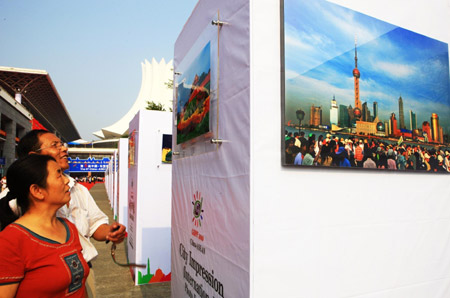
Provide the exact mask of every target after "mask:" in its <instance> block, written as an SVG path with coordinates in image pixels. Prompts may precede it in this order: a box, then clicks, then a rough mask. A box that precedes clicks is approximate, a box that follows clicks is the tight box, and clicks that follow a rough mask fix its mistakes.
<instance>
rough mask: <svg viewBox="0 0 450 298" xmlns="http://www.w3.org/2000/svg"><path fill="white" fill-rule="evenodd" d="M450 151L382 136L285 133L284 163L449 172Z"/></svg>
mask: <svg viewBox="0 0 450 298" xmlns="http://www.w3.org/2000/svg"><path fill="white" fill-rule="evenodd" d="M449 159H450V151H449V150H444V149H442V148H441V149H440V148H433V147H427V146H422V145H418V144H416V145H414V144H406V143H403V142H398V143H397V144H389V143H388V142H386V141H383V140H382V139H376V138H369V137H359V136H349V138H344V137H338V136H332V135H331V134H329V133H328V134H326V135H325V136H324V135H322V134H320V135H319V136H318V137H317V139H316V135H315V134H314V133H310V134H309V135H308V136H307V137H306V136H305V133H304V132H302V131H301V132H295V133H290V132H289V133H288V132H287V131H286V132H285V163H286V164H288V165H298V166H300V165H301V166H323V167H354V168H373V169H388V170H399V171H428V172H442V173H446V172H449V171H450V160H449Z"/></svg>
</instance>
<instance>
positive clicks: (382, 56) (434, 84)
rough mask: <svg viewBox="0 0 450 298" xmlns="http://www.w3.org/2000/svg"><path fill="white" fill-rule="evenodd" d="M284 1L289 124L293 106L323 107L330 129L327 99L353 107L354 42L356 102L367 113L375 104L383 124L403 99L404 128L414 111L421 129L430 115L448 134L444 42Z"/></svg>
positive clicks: (336, 10)
mask: <svg viewBox="0 0 450 298" xmlns="http://www.w3.org/2000/svg"><path fill="white" fill-rule="evenodd" d="M286 3H287V7H285V11H286V14H285V40H286V41H285V44H286V47H285V57H286V60H285V63H286V80H287V81H286V92H287V93H286V107H287V111H286V118H287V120H290V119H291V118H292V120H294V119H295V110H296V109H297V108H298V106H299V105H300V106H301V107H302V108H303V109H304V110H305V111H309V106H310V105H311V104H315V105H321V106H322V110H323V118H324V122H325V123H324V124H329V123H326V122H327V121H329V108H330V101H331V99H332V98H333V96H335V97H336V100H337V102H338V104H344V105H346V106H348V105H349V104H351V105H352V106H354V91H353V87H354V81H353V76H352V70H353V68H354V67H355V61H354V55H355V50H354V46H355V38H356V40H357V44H358V69H359V71H360V73H361V78H360V97H361V101H362V102H363V103H364V102H367V103H368V106H369V107H370V110H371V113H373V102H374V101H376V102H378V106H379V112H380V114H381V118H382V119H381V120H383V121H385V120H387V118H388V117H389V115H390V114H391V113H392V112H394V113H395V114H396V116H397V120H398V119H399V117H398V98H399V97H400V96H401V97H402V98H403V104H404V111H405V122H406V123H405V124H406V126H407V127H409V117H408V116H407V114H408V113H409V110H412V111H413V112H414V113H416V114H417V117H418V119H417V120H418V121H417V123H418V124H420V125H421V123H422V122H423V121H430V116H431V113H432V112H435V113H437V114H438V115H439V117H440V124H441V125H443V126H445V127H446V131H447V132H450V131H449V127H450V122H449V121H450V119H449V118H450V117H449V116H450V98H449V91H450V90H449V88H450V87H449V68H448V45H447V44H446V43H443V42H441V41H437V40H435V39H431V38H429V37H426V36H423V35H420V34H417V33H414V32H412V31H408V30H406V29H404V28H400V27H396V26H395V25H392V24H388V23H385V22H382V21H380V20H377V19H375V18H372V17H369V16H366V15H363V14H360V13H357V12H355V11H352V10H349V9H346V8H343V7H340V6H338V5H335V4H332V3H328V2H325V1H304V0H295V1H285V4H286ZM307 114H308V113H307ZM306 118H307V119H305V120H308V119H309V117H306Z"/></svg>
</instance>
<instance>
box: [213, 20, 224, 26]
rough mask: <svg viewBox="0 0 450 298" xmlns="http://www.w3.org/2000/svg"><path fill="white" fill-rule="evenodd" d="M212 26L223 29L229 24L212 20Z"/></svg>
mask: <svg viewBox="0 0 450 298" xmlns="http://www.w3.org/2000/svg"><path fill="white" fill-rule="evenodd" d="M211 25H213V26H220V27H222V26H223V25H228V23H227V22H223V21H220V20H212V21H211Z"/></svg>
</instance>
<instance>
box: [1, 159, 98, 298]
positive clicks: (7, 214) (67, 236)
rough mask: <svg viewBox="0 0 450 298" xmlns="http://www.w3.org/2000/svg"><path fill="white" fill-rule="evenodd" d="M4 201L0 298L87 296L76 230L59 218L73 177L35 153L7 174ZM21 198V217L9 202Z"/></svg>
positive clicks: (85, 264)
mask: <svg viewBox="0 0 450 298" xmlns="http://www.w3.org/2000/svg"><path fill="white" fill-rule="evenodd" d="M7 180H8V187H9V190H10V192H9V194H8V196H7V197H6V198H4V199H2V200H1V201H0V224H1V229H2V232H0V297H66V296H69V297H86V290H85V280H86V277H87V275H88V273H89V266H88V265H87V263H86V261H85V260H84V258H83V256H82V254H81V245H80V241H79V237H78V232H77V230H76V227H75V226H74V225H73V224H72V223H70V222H69V221H68V220H66V219H61V218H58V217H56V211H57V210H58V209H59V208H60V207H61V206H63V205H64V204H66V203H67V202H69V200H70V192H69V186H68V181H69V180H68V179H67V178H66V176H65V175H63V172H62V170H61V168H60V166H59V165H58V163H57V162H56V161H55V160H54V159H53V158H52V157H50V156H46V155H38V154H31V155H29V156H27V157H25V158H23V159H19V160H17V161H16V162H14V163H13V164H12V165H11V166H10V167H9V169H8V173H7ZM12 198H17V203H18V205H19V207H20V209H21V211H22V214H23V215H22V216H21V217H20V218H16V216H15V214H14V213H13V212H12V210H11V209H10V207H9V201H10V200H11V199H12Z"/></svg>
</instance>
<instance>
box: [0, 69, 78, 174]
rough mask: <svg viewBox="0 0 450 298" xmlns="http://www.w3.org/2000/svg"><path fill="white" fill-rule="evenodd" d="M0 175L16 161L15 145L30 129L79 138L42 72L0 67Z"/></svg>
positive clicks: (63, 137)
mask: <svg viewBox="0 0 450 298" xmlns="http://www.w3.org/2000/svg"><path fill="white" fill-rule="evenodd" d="M0 123H1V125H0V174H1V175H4V174H5V173H6V169H7V168H8V166H9V165H10V164H11V163H13V162H14V160H15V159H16V145H17V143H18V142H19V141H20V138H21V137H23V136H24V135H25V134H26V133H27V132H28V131H30V130H31V129H45V130H48V131H50V132H52V133H54V134H55V135H57V136H58V137H59V138H60V139H61V140H62V141H64V142H70V141H73V140H78V139H80V135H79V133H78V131H77V129H76V128H75V125H74V124H73V121H72V119H71V118H70V115H69V113H68V112H67V110H66V107H65V106H64V103H63V101H62V100H61V98H60V96H59V94H58V91H57V90H56V88H55V85H54V84H53V82H52V79H51V78H50V75H49V74H48V73H47V72H46V71H45V70H35V69H23V68H13V67H3V66H0Z"/></svg>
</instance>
